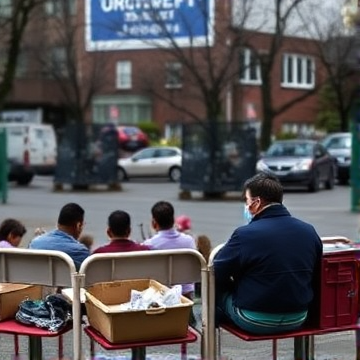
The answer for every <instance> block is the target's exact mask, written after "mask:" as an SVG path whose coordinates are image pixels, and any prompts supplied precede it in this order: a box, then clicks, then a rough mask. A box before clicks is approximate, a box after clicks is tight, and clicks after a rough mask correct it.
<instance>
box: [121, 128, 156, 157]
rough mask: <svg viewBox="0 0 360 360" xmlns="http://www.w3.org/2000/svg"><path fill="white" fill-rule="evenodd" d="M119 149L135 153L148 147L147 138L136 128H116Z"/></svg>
mask: <svg viewBox="0 0 360 360" xmlns="http://www.w3.org/2000/svg"><path fill="white" fill-rule="evenodd" d="M117 130H118V133H119V144H120V149H122V150H125V151H131V152H134V151H137V150H140V149H143V148H145V147H147V146H149V138H148V136H147V135H146V134H145V133H144V132H143V131H141V130H140V129H139V128H138V127H136V126H118V127H117Z"/></svg>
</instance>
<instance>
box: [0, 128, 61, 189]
mask: <svg viewBox="0 0 360 360" xmlns="http://www.w3.org/2000/svg"><path fill="white" fill-rule="evenodd" d="M2 128H4V129H6V135H7V136H6V138H7V159H8V164H9V176H8V178H9V180H10V181H16V182H17V183H18V184H20V185H27V184H29V183H30V182H31V180H32V178H33V177H34V175H35V174H43V175H45V174H52V173H53V172H54V170H55V166H56V155H57V142H56V136H55V131H54V128H53V127H52V126H51V125H44V124H28V123H26V124H25V123H0V129H2Z"/></svg>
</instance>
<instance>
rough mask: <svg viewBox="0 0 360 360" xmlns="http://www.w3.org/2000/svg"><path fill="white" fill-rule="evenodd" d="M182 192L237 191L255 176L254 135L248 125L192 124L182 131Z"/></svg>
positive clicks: (255, 146)
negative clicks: (248, 179)
mask: <svg viewBox="0 0 360 360" xmlns="http://www.w3.org/2000/svg"><path fill="white" fill-rule="evenodd" d="M182 144H183V160H182V175H181V184H180V187H181V189H183V190H189V191H203V192H206V193H221V192H226V191H240V190H241V189H242V186H243V183H244V182H245V180H246V179H247V178H249V177H251V176H253V175H254V174H255V167H256V160H257V153H258V150H257V141H256V132H255V129H254V128H253V127H251V126H250V125H249V124H248V123H244V122H241V123H235V122H234V123H223V122H222V123H218V122H206V123H201V124H200V123H192V124H184V125H183V131H182Z"/></svg>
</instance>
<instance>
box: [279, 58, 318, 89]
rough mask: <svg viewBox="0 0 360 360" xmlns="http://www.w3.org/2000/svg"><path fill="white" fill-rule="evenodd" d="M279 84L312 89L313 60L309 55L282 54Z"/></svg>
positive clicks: (313, 84)
mask: <svg viewBox="0 0 360 360" xmlns="http://www.w3.org/2000/svg"><path fill="white" fill-rule="evenodd" d="M281 86H283V87H292V88H300V89H313V88H314V86H315V60H314V58H313V57H311V56H306V55H296V54H284V55H283V61H282V79H281Z"/></svg>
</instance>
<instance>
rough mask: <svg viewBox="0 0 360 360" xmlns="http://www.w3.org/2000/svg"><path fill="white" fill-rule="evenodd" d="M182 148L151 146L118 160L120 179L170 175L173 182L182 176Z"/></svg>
mask: <svg viewBox="0 0 360 360" xmlns="http://www.w3.org/2000/svg"><path fill="white" fill-rule="evenodd" d="M181 162H182V154H181V149H179V148H177V147H174V146H159V147H155V146H151V147H148V148H146V149H143V150H140V151H137V152H136V153H135V154H133V155H132V156H130V157H128V158H124V159H119V160H118V178H119V181H123V180H128V179H130V178H133V177H168V178H169V179H170V180H171V181H173V182H179V181H180V178H181Z"/></svg>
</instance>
